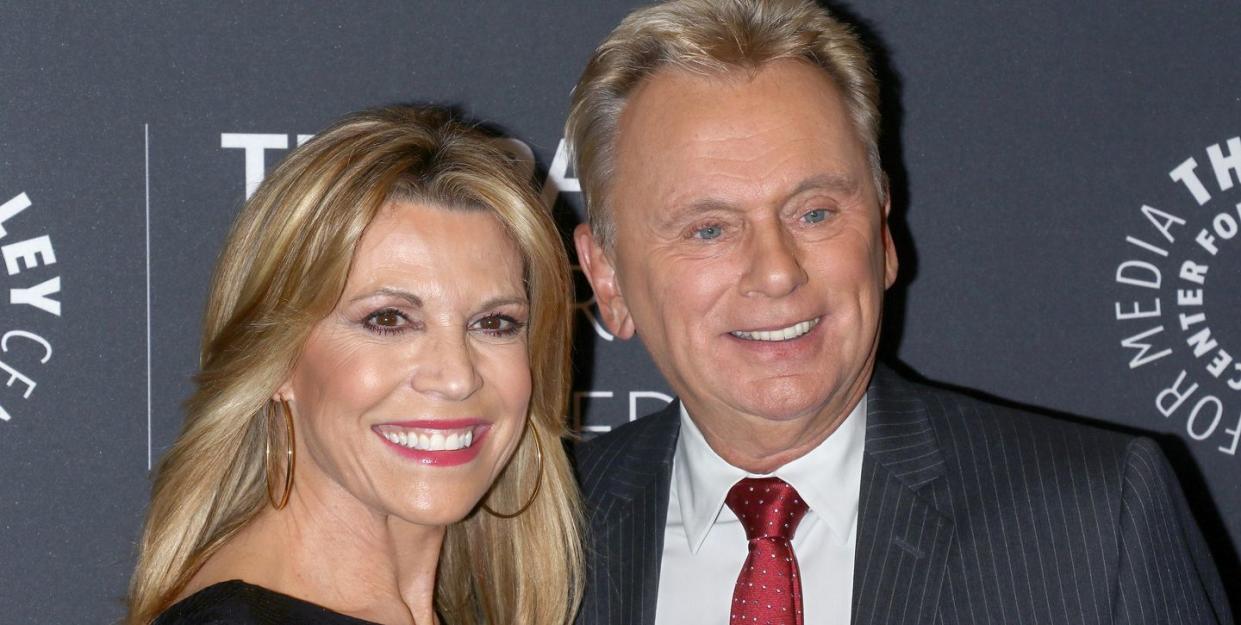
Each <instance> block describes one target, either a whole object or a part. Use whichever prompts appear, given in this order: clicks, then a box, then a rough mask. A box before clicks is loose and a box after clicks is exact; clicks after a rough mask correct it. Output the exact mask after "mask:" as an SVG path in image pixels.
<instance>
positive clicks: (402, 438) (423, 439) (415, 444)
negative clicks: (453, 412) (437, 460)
mask: <svg viewBox="0 0 1241 625" xmlns="http://www.w3.org/2000/svg"><path fill="white" fill-rule="evenodd" d="M377 430H378V432H379V435H380V436H383V437H384V438H385V439H387V440H388V441H390V442H392V443H395V444H397V445H400V446H402V447H408V448H410V449H417V450H419V451H456V450H458V449H465V448H466V447H469V446H471V445H473V444H474V429H473V428H461V429H458V430H438V429H437V430H431V431H414V430H405V429H398V428H396V427H395V426H387V425H385V426H380V427H379V428H377Z"/></svg>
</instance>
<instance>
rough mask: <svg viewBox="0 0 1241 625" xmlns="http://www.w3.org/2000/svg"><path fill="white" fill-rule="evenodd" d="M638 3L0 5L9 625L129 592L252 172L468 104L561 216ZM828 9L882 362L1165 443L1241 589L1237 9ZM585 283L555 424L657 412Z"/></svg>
mask: <svg viewBox="0 0 1241 625" xmlns="http://www.w3.org/2000/svg"><path fill="white" fill-rule="evenodd" d="M635 4H636V3H634V2H629V1H625V0H611V1H607V2H591V3H586V2H579V1H574V0H552V1H548V2H538V3H517V2H504V1H492V2H474V3H459V2H417V3H412V2H397V1H387V2H369V3H365V4H361V5H357V6H353V5H342V4H337V3H328V2H306V3H299V4H296V5H294V4H287V5H276V4H269V3H249V2H236V3H231V4H225V3H211V4H208V3H176V4H172V3H161V4H146V3H135V2H113V3H90V4H88V3H82V4H65V3H53V2H37V3H36V2H25V3H22V2H18V3H12V2H11V3H6V4H4V5H3V7H0V103H2V108H0V252H2V255H3V258H4V260H5V264H4V266H3V267H4V270H3V271H4V272H3V273H0V532H2V534H0V605H2V606H3V609H2V610H0V622H2V623H106V622H111V621H114V620H116V619H117V618H119V616H120V615H121V603H120V598H121V597H122V595H123V592H124V588H125V584H126V581H127V577H128V574H129V571H130V569H131V567H132V562H133V558H134V541H135V539H136V536H137V533H138V529H139V524H140V522H141V519H142V515H143V511H144V509H145V506H146V500H147V496H148V488H149V473H148V469H149V467H150V466H151V462H152V459H153V458H158V456H159V455H160V453H161V452H162V451H163V450H164V449H166V448H167V446H168V444H169V443H170V442H171V440H172V439H173V437H174V436H175V435H176V432H177V430H178V427H179V423H180V419H181V414H180V404H181V402H182V401H183V400H184V399H185V398H186V397H187V395H188V393H189V392H190V388H191V386H190V384H191V375H192V374H193V372H194V368H195V359H196V351H197V343H198V331H199V319H200V314H201V310H202V307H203V299H204V295H205V292H206V286H207V280H208V274H209V270H210V266H211V263H212V260H213V258H214V255H215V253H216V251H217V249H218V248H219V246H220V244H221V241H222V239H223V236H224V233H225V230H226V228H227V226H228V224H229V222H230V220H231V219H232V217H233V215H234V214H235V213H236V211H237V209H238V207H239V206H240V204H241V203H242V202H243V200H244V198H245V194H246V184H247V169H248V168H249V177H250V178H251V179H257V177H259V176H261V174H262V172H263V171H264V167H270V166H271V165H272V164H273V163H274V162H276V161H277V160H278V159H279V158H280V157H281V156H282V155H283V154H285V153H286V148H287V147H289V146H292V145H294V144H295V143H296V142H297V141H298V135H305V134H312V133H314V132H316V131H318V130H320V129H321V128H323V127H324V126H325V125H326V124H327V123H329V121H331V120H333V119H334V118H336V117H338V116H340V115H342V114H344V113H346V112H349V111H353V110H356V109H359V108H364V107H369V106H373V105H377V104H384V103H392V102H408V101H435V102H440V103H448V104H456V105H459V106H460V107H461V108H462V109H463V110H464V111H466V112H467V113H468V114H470V115H472V116H475V117H479V118H482V119H486V120H491V121H493V122H495V123H496V124H497V125H498V126H499V127H500V128H502V129H504V131H505V132H506V133H507V134H509V135H511V136H513V137H517V138H519V139H521V140H522V141H524V142H525V143H526V144H528V145H529V146H530V147H531V148H532V150H533V153H534V155H535V156H536V158H537V161H538V163H539V168H538V171H539V173H538V174H537V175H538V177H539V179H540V181H543V180H544V179H546V178H548V177H550V178H552V179H553V182H554V183H556V186H555V188H556V189H559V190H561V191H562V192H560V193H556V192H555V191H549V196H555V197H556V210H557V211H558V214H559V215H560V218H561V220H562V221H563V222H564V223H566V224H571V223H572V222H573V221H574V220H576V219H577V217H576V215H577V214H578V211H579V210H580V206H579V204H580V198H579V194H577V193H575V192H573V189H574V184H575V182H576V181H575V180H574V179H573V174H572V172H571V171H566V170H565V167H564V162H563V159H562V158H558V157H562V155H561V154H560V153H559V150H558V148H559V144H560V140H561V124H562V121H563V118H564V114H565V109H566V105H567V101H568V95H569V90H570V88H571V87H572V85H573V83H574V82H575V80H576V78H577V75H578V73H579V71H580V70H581V68H582V65H583V63H584V61H585V59H586V58H587V56H588V55H589V53H590V51H591V50H592V49H593V47H594V45H595V44H596V43H597V42H598V41H599V40H600V39H601V38H602V37H603V36H604V35H605V34H606V33H607V32H608V31H609V30H610V28H611V27H612V26H614V25H615V24H616V23H617V22H618V21H619V19H620V18H621V17H622V16H623V15H624V14H625V13H626V12H627V11H628V10H629V9H630V8H632V7H633V6H634V5H635ZM837 6H839V7H840V8H841V9H842V10H843V11H844V12H845V13H847V14H848V15H850V16H851V17H852V18H853V20H854V21H855V22H857V23H859V24H861V25H862V29H863V31H864V32H865V34H866V36H867V37H868V38H869V39H870V41H871V42H872V45H873V46H874V47H875V49H876V51H877V53H878V54H879V56H880V59H881V67H882V70H883V74H884V80H885V87H886V89H887V91H886V93H885V109H886V114H887V116H888V117H887V129H886V135H885V136H886V138H885V162H886V165H887V167H888V169H889V170H890V172H891V173H892V177H893V182H894V191H895V197H896V199H897V206H896V214H895V216H894V226H895V228H896V235H897V238H898V243H899V245H900V253H901V255H902V261H901V269H902V271H903V272H904V275H903V277H902V279H901V281H900V283H899V284H898V286H897V287H896V289H894V291H893V292H892V293H891V295H890V298H889V307H890V308H889V317H888V319H887V324H888V326H889V327H888V328H887V330H886V332H887V334H886V336H885V344H884V347H883V349H884V353H885V357H886V358H887V359H888V360H889V361H892V362H896V363H897V364H898V366H901V367H904V368H906V369H908V370H912V371H916V372H917V373H919V374H921V375H923V376H925V377H926V378H929V379H931V380H934V381H937V382H942V383H947V384H952V385H959V386H963V387H968V388H970V389H977V390H978V391H980V392H983V393H986V394H990V395H994V396H997V397H1001V398H1005V399H1006V400H1009V401H1012V402H1016V403H1021V404H1024V405H1027V406H1030V407H1035V408H1037V409H1040V410H1043V411H1046V412H1059V413H1063V414H1065V415H1068V416H1070V417H1075V418H1084V419H1088V420H1097V421H1099V422H1102V423H1107V424H1112V425H1114V426H1115V427H1122V428H1126V429H1131V430H1135V431H1141V432H1145V433H1148V434H1150V435H1152V436H1155V437H1157V438H1158V439H1159V440H1160V441H1161V443H1162V444H1163V445H1164V448H1165V449H1166V451H1167V452H1168V453H1169V455H1170V456H1171V457H1172V458H1173V461H1174V464H1175V466H1176V468H1177V470H1178V472H1180V473H1181V477H1182V480H1183V483H1184V484H1185V488H1186V490H1187V493H1188V495H1189V496H1190V498H1191V500H1192V502H1193V505H1194V509H1195V512H1196V514H1197V515H1198V518H1199V522H1200V524H1201V525H1202V526H1203V527H1204V529H1205V531H1206V532H1207V534H1208V538H1209V539H1210V541H1211V543H1212V546H1213V548H1214V551H1215V554H1216V558H1217V559H1218V560H1219V562H1220V564H1221V567H1222V568H1224V570H1225V575H1226V578H1225V579H1226V580H1227V583H1229V584H1230V588H1231V591H1232V592H1233V593H1234V603H1236V602H1237V599H1236V597H1235V595H1236V593H1237V581H1236V580H1237V577H1236V575H1237V570H1238V569H1237V549H1236V543H1237V541H1238V540H1239V539H1241V485H1239V484H1241V482H1239V481H1238V480H1237V479H1236V475H1237V467H1238V463H1237V452H1238V437H1241V364H1238V362H1241V361H1239V360H1238V359H1241V316H1239V315H1238V314H1237V310H1238V307H1239V305H1241V295H1239V293H1241V271H1238V268H1239V267H1241V235H1238V234H1237V229H1238V227H1237V224H1238V222H1239V221H1241V208H1238V207H1237V205H1238V203H1241V187H1238V185H1241V138H1239V137H1241V62H1239V61H1238V57H1239V56H1241V38H1238V34H1239V33H1241V6H1239V5H1238V4H1237V3H1236V2H1224V1H1219V2H1211V1H1199V2H1190V3H1173V2H1166V3H1165V2H1153V1H1147V2H1137V3H1132V2H1113V1H1104V2H1097V3H1091V4H1090V6H1089V7H1083V6H1081V5H1080V4H1079V3H1077V2H1069V1H1066V0H1056V1H1047V2H1038V3H1026V2H1021V3H1010V4H1007V5H1003V6H997V5H996V3H993V2H984V1H976V0H950V1H941V2H936V3H905V2H893V1H887V0H882V1H873V2H861V1H857V2H852V3H849V4H840V5H837ZM238 146H242V147H238ZM244 146H249V147H248V148H247V147H244ZM262 146H266V148H263V147H262ZM548 170H550V171H551V174H550V176H549V174H548ZM557 181H558V182H557ZM1186 263H1190V265H1188V269H1185V267H1186ZM1203 267H1205V268H1206V269H1205V270H1204V269H1202V268H1203ZM5 292H7V296H5ZM580 298H581V300H582V304H583V305H582V308H581V313H580V314H579V316H578V319H577V320H578V322H579V324H580V326H581V332H580V334H581V337H582V339H583V340H582V341H580V345H579V350H578V362H579V366H580V368H581V371H580V372H579V373H580V376H579V379H578V380H577V382H576V384H575V387H576V391H577V393H578V394H577V400H576V402H575V408H574V409H573V412H574V414H572V415H569V417H570V418H574V419H577V420H579V421H581V422H582V423H583V426H584V428H585V429H586V430H587V431H588V432H590V431H600V430H605V429H607V428H608V427H610V426H612V425H614V424H617V423H620V422H623V421H625V420H627V419H629V418H632V417H633V416H634V415H636V414H642V413H645V412H649V411H651V410H654V409H655V408H658V407H659V406H660V405H661V402H662V401H663V399H662V397H665V396H666V395H665V394H666V393H667V389H666V386H665V385H664V384H663V382H662V381H661V380H660V379H659V377H658V375H657V373H656V372H655V371H654V370H653V369H652V367H651V365H650V364H649V361H648V359H647V357H646V356H645V354H644V353H643V352H642V349H641V347H640V346H639V345H637V344H636V343H634V342H629V343H622V342H617V341H611V340H608V339H610V337H607V336H605V335H604V334H601V333H597V332H596V331H595V330H594V328H593V327H592V324H591V314H592V309H591V307H590V302H589V292H588V290H581V295H580Z"/></svg>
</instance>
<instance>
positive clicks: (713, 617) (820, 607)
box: [655, 396, 866, 625]
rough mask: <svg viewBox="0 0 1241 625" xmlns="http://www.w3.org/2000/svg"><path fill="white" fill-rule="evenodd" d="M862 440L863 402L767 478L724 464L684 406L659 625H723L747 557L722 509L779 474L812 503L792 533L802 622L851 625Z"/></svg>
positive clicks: (736, 525)
mask: <svg viewBox="0 0 1241 625" xmlns="http://www.w3.org/2000/svg"><path fill="white" fill-rule="evenodd" d="M865 443H866V398H865V397H864V396H863V397H862V400H861V401H860V402H858V405H857V406H855V407H854V408H853V411H852V412H850V413H849V416H848V417H846V418H845V421H844V423H841V424H840V427H838V428H837V429H836V431H835V432H832V434H831V436H828V437H827V440H825V441H823V443H821V444H820V445H819V446H818V447H816V448H814V449H813V450H811V451H810V453H807V454H806V455H805V456H802V457H801V458H798V459H796V460H794V461H792V462H790V463H788V464H786V465H784V466H782V467H780V468H779V469H776V471H775V472H774V473H770V474H767V475H758V474H754V473H747V472H746V471H745V470H743V469H739V468H737V467H734V466H732V465H730V464H728V463H727V462H725V461H724V459H723V458H721V457H720V456H719V454H717V453H715V450H713V449H711V446H710V445H708V444H707V441H706V439H705V438H703V435H702V431H701V430H699V429H698V426H696V425H694V421H693V419H691V418H690V417H689V413H688V412H686V410H685V406H684V404H682V406H681V435H680V437H679V438H678V439H677V448H676V451H675V452H674V454H673V458H672V487H671V488H670V489H669V498H668V524H667V527H666V528H665V530H664V552H663V559H662V564H661V568H660V573H659V599H658V603H656V605H655V623H656V625H685V624H686V623H694V624H698V623H701V624H703V625H728V623H729V610H730V608H731V607H732V596H733V588H734V585H735V584H736V583H737V575H738V573H740V572H741V565H742V564H743V563H744V562H745V559H746V555H747V554H748V553H749V543H748V541H747V540H746V536H745V529H744V528H743V527H742V526H741V522H740V521H738V520H737V517H736V515H735V514H733V512H732V510H730V509H729V508H728V507H727V506H725V505H724V498H725V497H726V496H727V495H728V490H729V489H730V488H732V486H733V484H736V483H737V481H738V480H740V479H742V478H746V477H770V476H774V477H778V478H780V479H782V480H784V481H786V482H788V483H789V484H792V485H793V488H796V489H797V492H798V494H800V495H801V497H802V499H803V500H805V502H806V503H807V504H808V505H809V506H810V511H809V512H807V513H806V516H805V518H803V519H802V522H801V526H800V527H798V528H797V533H796V535H794V536H793V551H794V553H796V554H797V561H798V564H799V567H800V569H801V580H802V582H801V583H802V605H803V609H804V611H805V623H806V624H807V625H810V624H811V623H813V624H815V625H820V624H824V625H837V624H839V625H848V624H849V618H850V616H851V611H852V602H853V560H854V548H855V546H856V544H857V516H858V493H859V492H860V490H861V485H862V450H863V446H864V445H865Z"/></svg>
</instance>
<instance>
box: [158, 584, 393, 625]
mask: <svg viewBox="0 0 1241 625" xmlns="http://www.w3.org/2000/svg"><path fill="white" fill-rule="evenodd" d="M286 623H299V624H301V623H306V624H307V625H375V624H374V623H371V622H370V621H363V620H361V619H356V618H353V617H351V616H345V615H344V614H340V613H338V612H333V611H331V610H329V609H327V608H324V607H322V606H318V605H315V604H313V603H310V602H308V601H304V600H302V599H298V598H296V597H290V596H289V595H285V594H281V593H278V592H276V591H274V590H268V589H266V588H263V587H261V586H255V585H254V584H248V583H246V582H243V581H241V580H236V579H235V580H229V581H226V582H220V583H218V584H212V585H211V586H207V587H206V588H203V589H202V590H199V591H198V592H196V593H194V594H192V595H190V596H188V597H186V598H185V599H182V600H181V601H178V602H177V603H176V604H174V605H173V606H172V607H170V608H168V609H167V610H165V611H164V613H163V614H161V615H160V616H159V618H157V619H155V622H154V623H153V625H284V624H286Z"/></svg>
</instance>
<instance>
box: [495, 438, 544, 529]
mask: <svg viewBox="0 0 1241 625" xmlns="http://www.w3.org/2000/svg"><path fill="white" fill-rule="evenodd" d="M530 433H532V434H534V451H535V454H537V457H538V459H539V472H538V473H537V474H536V475H535V478H534V492H532V493H530V498H529V499H527V500H526V505H524V506H522V507H520V508H518V509H517V512H512V513H503V512H496V511H495V510H492V509H491V506H488V505H487V502H485V501H484V502H482V506H483V510H486V511H487V513H488V514H490V515H491V516H494V517H499V518H501V519H512V518H516V517H519V516H521V515H522V513H523V512H525V511H526V510H528V509H529V508H530V504H532V503H534V499H535V498H536V497H538V496H539V489H540V488H542V487H543V440H542V439H540V438H539V429H538V428H537V427H535V425H534V423H531V424H530Z"/></svg>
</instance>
